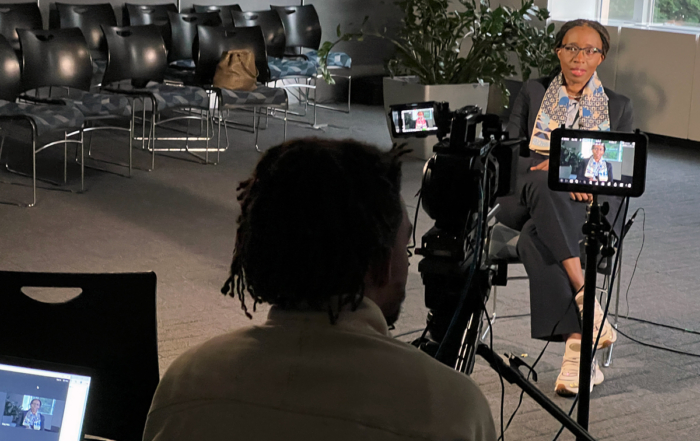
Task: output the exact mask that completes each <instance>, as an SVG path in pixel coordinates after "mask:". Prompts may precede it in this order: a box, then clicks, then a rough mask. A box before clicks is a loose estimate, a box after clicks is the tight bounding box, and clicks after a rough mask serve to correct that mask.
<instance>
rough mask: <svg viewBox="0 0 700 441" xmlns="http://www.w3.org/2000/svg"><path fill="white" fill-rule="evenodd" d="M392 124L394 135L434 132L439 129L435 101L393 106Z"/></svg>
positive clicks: (415, 134) (408, 135)
mask: <svg viewBox="0 0 700 441" xmlns="http://www.w3.org/2000/svg"><path fill="white" fill-rule="evenodd" d="M391 124H392V129H393V130H392V132H393V133H392V134H393V135H394V137H401V136H403V137H410V136H420V135H421V134H425V135H428V134H434V133H435V132H437V129H438V127H437V124H436V123H435V103H434V102H427V103H412V104H402V105H398V106H391Z"/></svg>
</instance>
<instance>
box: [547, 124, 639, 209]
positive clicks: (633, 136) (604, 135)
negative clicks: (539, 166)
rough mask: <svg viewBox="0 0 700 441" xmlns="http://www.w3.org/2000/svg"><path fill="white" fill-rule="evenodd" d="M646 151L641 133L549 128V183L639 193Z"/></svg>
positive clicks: (588, 190)
mask: <svg viewBox="0 0 700 441" xmlns="http://www.w3.org/2000/svg"><path fill="white" fill-rule="evenodd" d="M646 153H647V138H646V136H645V135H644V134H641V133H618V132H599V131H585V130H569V129H557V130H555V131H554V132H552V140H551V144H550V167H549V187H550V188H551V189H552V190H559V191H574V192H582V193H593V194H607V195H618V196H641V195H642V193H644V184H645V180H646ZM554 164H558V166H557V167H554Z"/></svg>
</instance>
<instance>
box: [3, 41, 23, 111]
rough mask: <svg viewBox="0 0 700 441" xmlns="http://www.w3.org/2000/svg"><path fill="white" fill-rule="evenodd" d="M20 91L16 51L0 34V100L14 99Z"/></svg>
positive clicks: (19, 72) (20, 77)
mask: <svg viewBox="0 0 700 441" xmlns="http://www.w3.org/2000/svg"><path fill="white" fill-rule="evenodd" d="M21 92H22V74H21V71H20V68H19V60H18V59H17V53H16V52H15V50H14V48H13V47H12V46H11V45H10V43H9V42H8V41H7V38H5V36H4V35H0V100H5V101H14V100H15V99H16V98H17V95H19V94H20V93H21Z"/></svg>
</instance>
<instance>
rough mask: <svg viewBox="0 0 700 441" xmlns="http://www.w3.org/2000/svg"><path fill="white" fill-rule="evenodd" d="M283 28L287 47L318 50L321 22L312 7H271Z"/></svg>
mask: <svg viewBox="0 0 700 441" xmlns="http://www.w3.org/2000/svg"><path fill="white" fill-rule="evenodd" d="M270 9H272V10H274V11H277V13H278V14H279V16H280V19H281V20H282V25H283V26H284V34H285V36H286V38H287V47H291V48H302V47H305V48H309V49H318V48H319V46H321V21H320V20H319V18H318V14H317V13H316V8H314V5H302V6H272V5H270Z"/></svg>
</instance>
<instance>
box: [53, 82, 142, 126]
mask: <svg viewBox="0 0 700 441" xmlns="http://www.w3.org/2000/svg"><path fill="white" fill-rule="evenodd" d="M60 99H61V100H62V101H64V102H65V103H66V104H68V105H70V106H74V107H75V108H77V109H78V110H80V112H81V113H82V114H83V115H85V118H86V119H91V118H105V117H112V116H115V117H117V116H125V117H130V116H131V103H130V100H129V98H127V97H126V96H124V95H115V94H111V93H93V92H85V91H83V90H76V89H71V91H70V93H69V95H68V96H67V97H60Z"/></svg>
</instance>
